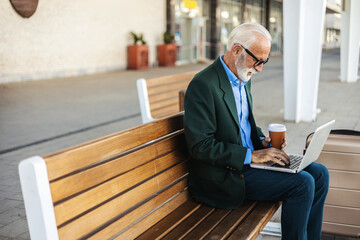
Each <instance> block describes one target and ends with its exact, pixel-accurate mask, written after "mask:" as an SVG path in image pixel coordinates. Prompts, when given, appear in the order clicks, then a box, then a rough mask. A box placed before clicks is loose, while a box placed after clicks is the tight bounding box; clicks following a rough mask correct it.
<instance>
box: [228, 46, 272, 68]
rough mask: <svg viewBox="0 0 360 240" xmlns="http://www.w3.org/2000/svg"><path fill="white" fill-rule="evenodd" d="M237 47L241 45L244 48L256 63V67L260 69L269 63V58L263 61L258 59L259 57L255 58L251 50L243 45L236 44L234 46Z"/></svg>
mask: <svg viewBox="0 0 360 240" xmlns="http://www.w3.org/2000/svg"><path fill="white" fill-rule="evenodd" d="M235 45H240V46H242V47H243V48H244V50H245V52H246V53H247V54H249V55H250V56H251V57H252V58H253V59H254V60H255V61H256V62H255V63H254V67H258V66H260V65H261V64H263V65H265V64H266V63H267V62H268V61H269V58H267V59H266V60H261V59H258V58H257V57H255V55H254V54H253V53H252V52H250V50H249V49H247V48H246V47H244V46H243V45H242V44H241V43H234V46H235Z"/></svg>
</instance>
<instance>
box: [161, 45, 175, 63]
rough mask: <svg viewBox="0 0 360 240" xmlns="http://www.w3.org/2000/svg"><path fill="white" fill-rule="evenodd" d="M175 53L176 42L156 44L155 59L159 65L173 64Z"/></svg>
mask: <svg viewBox="0 0 360 240" xmlns="http://www.w3.org/2000/svg"><path fill="white" fill-rule="evenodd" d="M176 55H177V45H176V44H162V45H158V46H157V59H158V63H159V66H175V62H176Z"/></svg>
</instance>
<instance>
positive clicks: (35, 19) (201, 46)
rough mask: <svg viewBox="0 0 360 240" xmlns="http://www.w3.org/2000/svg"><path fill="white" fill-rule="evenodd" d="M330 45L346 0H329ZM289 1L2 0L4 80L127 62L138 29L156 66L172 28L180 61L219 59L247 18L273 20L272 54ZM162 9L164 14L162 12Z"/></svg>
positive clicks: (277, 49) (0, 67)
mask: <svg viewBox="0 0 360 240" xmlns="http://www.w3.org/2000/svg"><path fill="white" fill-rule="evenodd" d="M328 1H329V6H330V7H328V8H327V13H328V14H327V18H326V21H325V22H326V27H325V29H324V41H323V42H324V44H323V46H324V47H325V48H329V47H338V46H339V41H340V37H339V36H340V24H339V22H340V20H339V14H338V12H339V11H340V9H339V8H340V3H339V2H340V0H328ZM282 6H283V2H282V1H281V0H166V1H162V0H155V1H142V0H134V1H131V2H128V1H127V2H125V1H123V0H104V1H91V2H88V1H86V0H79V1H76V2H64V1H60V0H53V1H39V5H38V7H37V10H36V12H35V14H34V15H33V16H32V17H30V18H23V17H21V16H19V15H18V14H17V13H16V11H15V10H14V9H13V8H12V6H11V3H10V1H0V12H1V13H2V17H1V18H0V83H5V82H13V81H23V80H35V79H47V78H55V77H68V76H77V75H84V74H93V73H99V72H106V71H113V70H122V69H126V68H127V51H126V49H127V46H128V45H130V44H132V40H131V36H130V31H134V32H136V33H143V34H144V37H145V40H146V41H147V44H148V46H149V63H150V66H157V59H156V46H157V45H159V44H162V43H163V39H162V36H163V33H164V32H165V31H170V32H171V33H172V34H173V35H174V41H175V43H176V44H177V45H178V54H177V64H182V63H191V62H198V61H207V60H211V59H215V58H216V57H218V56H219V55H221V54H224V52H225V51H226V43H227V40H228V38H229V34H230V32H231V30H232V29H233V28H234V27H236V26H238V25H239V24H241V23H244V22H257V23H260V24H262V25H263V26H265V27H266V28H267V29H268V30H269V31H270V33H271V35H272V37H273V42H272V48H271V55H277V54H281V53H282V51H283V13H282V10H283V9H282ZM154 13H156V14H154Z"/></svg>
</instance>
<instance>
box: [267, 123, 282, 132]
mask: <svg viewBox="0 0 360 240" xmlns="http://www.w3.org/2000/svg"><path fill="white" fill-rule="evenodd" d="M268 130H269V131H270V132H286V127H285V125H283V124H279V123H272V124H269V127H268Z"/></svg>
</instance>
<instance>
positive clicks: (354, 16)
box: [340, 0, 360, 82]
mask: <svg viewBox="0 0 360 240" xmlns="http://www.w3.org/2000/svg"><path fill="white" fill-rule="evenodd" d="M343 4H344V6H342V11H341V54H340V61H341V68H340V79H341V81H342V82H356V81H357V79H358V78H359V77H358V67H359V44H360V1H359V0H344V1H343Z"/></svg>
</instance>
